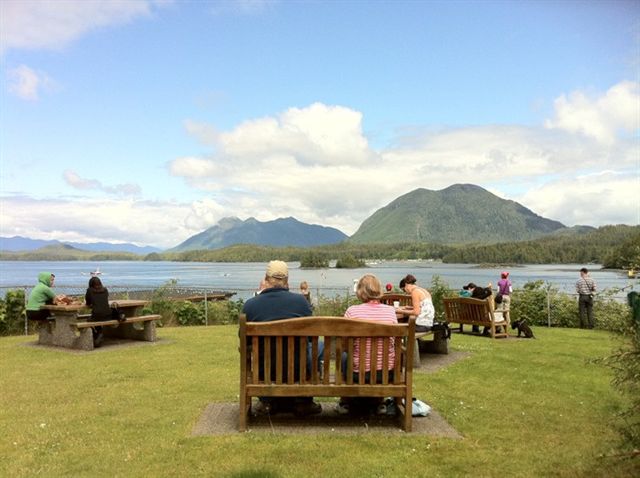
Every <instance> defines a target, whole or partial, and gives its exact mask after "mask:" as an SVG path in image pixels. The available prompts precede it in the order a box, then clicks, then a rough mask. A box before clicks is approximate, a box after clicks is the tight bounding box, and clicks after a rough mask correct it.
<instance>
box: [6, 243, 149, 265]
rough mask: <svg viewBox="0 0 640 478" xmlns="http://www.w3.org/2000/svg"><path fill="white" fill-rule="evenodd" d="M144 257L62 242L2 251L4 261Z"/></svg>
mask: <svg viewBox="0 0 640 478" xmlns="http://www.w3.org/2000/svg"><path fill="white" fill-rule="evenodd" d="M143 257H144V256H142V255H137V254H134V253H132V252H118V251H102V252H96V251H85V250H82V249H77V248H75V247H73V246H70V245H68V244H60V243H58V244H52V245H49V246H45V247H41V248H40V249H36V250H34V251H23V252H15V251H9V252H6V251H0V259H1V260H3V261H135V260H141V259H142V258H143Z"/></svg>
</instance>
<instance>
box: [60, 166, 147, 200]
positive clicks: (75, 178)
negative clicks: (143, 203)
mask: <svg viewBox="0 0 640 478" xmlns="http://www.w3.org/2000/svg"><path fill="white" fill-rule="evenodd" d="M62 177H63V178H64V180H65V182H66V183H67V184H68V185H69V186H71V187H73V188H74V189H80V190H85V191H88V190H96V191H101V192H104V193H107V194H116V195H120V196H134V195H137V194H140V192H141V189H140V186H138V185H137V184H133V183H124V184H117V185H115V186H105V185H104V184H102V183H101V182H100V181H98V180H97V179H86V178H82V177H80V176H79V175H78V174H77V173H76V172H75V171H72V170H70V169H67V170H66V171H65V172H64V173H63V174H62Z"/></svg>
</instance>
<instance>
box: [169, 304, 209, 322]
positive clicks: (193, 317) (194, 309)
mask: <svg viewBox="0 0 640 478" xmlns="http://www.w3.org/2000/svg"><path fill="white" fill-rule="evenodd" d="M174 315H175V319H176V321H177V322H178V324H179V325H204V324H205V323H206V321H205V315H204V307H203V306H202V305H201V304H194V303H193V302H189V301H188V300H184V301H182V302H177V303H176V304H175V306H174Z"/></svg>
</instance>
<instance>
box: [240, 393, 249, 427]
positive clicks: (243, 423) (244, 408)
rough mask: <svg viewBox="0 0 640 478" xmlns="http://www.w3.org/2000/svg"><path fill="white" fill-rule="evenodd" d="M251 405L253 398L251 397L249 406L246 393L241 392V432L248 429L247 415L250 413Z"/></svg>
mask: <svg viewBox="0 0 640 478" xmlns="http://www.w3.org/2000/svg"><path fill="white" fill-rule="evenodd" d="M250 407H251V399H249V406H247V396H246V395H245V394H244V393H241V394H240V410H239V413H240V421H239V422H238V428H239V429H240V431H241V432H244V431H246V430H247V417H248V415H249V408H250Z"/></svg>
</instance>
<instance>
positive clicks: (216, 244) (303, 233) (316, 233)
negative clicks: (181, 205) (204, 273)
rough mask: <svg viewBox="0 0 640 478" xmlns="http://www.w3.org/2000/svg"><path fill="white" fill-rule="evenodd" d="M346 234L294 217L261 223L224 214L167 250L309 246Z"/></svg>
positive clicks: (340, 237) (330, 241) (343, 237)
mask: <svg viewBox="0 0 640 478" xmlns="http://www.w3.org/2000/svg"><path fill="white" fill-rule="evenodd" d="M346 238H347V235H346V234H344V233H342V232H340V231H339V230H338V229H335V228H333V227H325V226H319V225H316V224H305V223H303V222H300V221H298V220H296V219H294V218H293V217H288V218H281V219H276V220H274V221H267V222H260V221H258V220H256V219H254V218H249V219H247V220H246V221H242V220H240V219H238V218H237V217H227V218H224V219H222V220H220V221H219V222H218V224H216V225H215V226H213V227H210V228H209V229H207V230H206V231H203V232H201V233H199V234H196V235H195V236H191V237H190V238H189V239H187V240H186V241H184V242H183V243H181V244H179V245H178V246H176V247H174V248H173V249H170V250H169V251H168V252H179V251H190V250H199V249H220V248H222V247H227V246H231V245H234V244H255V245H262V246H274V247H284V246H297V247H310V246H318V245H322V244H335V243H338V242H342V241H343V240H345V239H346Z"/></svg>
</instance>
